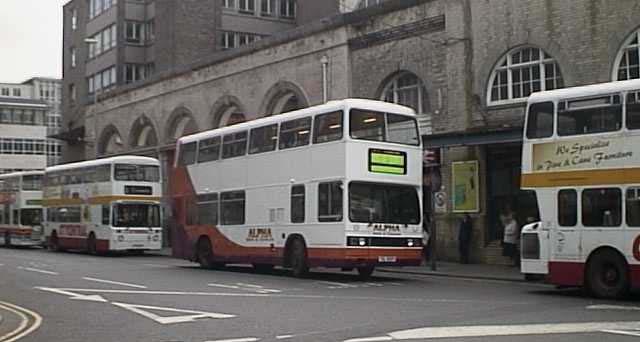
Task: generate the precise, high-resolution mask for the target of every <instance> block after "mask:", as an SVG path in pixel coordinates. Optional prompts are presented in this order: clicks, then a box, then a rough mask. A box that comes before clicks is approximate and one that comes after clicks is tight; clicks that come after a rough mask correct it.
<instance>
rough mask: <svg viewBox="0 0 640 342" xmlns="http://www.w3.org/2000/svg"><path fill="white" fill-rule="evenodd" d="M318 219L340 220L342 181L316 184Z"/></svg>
mask: <svg viewBox="0 0 640 342" xmlns="http://www.w3.org/2000/svg"><path fill="white" fill-rule="evenodd" d="M318 221H320V222H339V221H342V182H327V183H320V184H318Z"/></svg>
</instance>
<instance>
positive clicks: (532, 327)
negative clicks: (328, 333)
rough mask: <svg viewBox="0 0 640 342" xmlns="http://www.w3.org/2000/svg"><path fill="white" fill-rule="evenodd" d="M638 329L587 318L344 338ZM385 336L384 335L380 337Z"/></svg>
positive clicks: (628, 324) (352, 341)
mask: <svg viewBox="0 0 640 342" xmlns="http://www.w3.org/2000/svg"><path fill="white" fill-rule="evenodd" d="M636 329H640V321H637V322H589V323H559V324H523V325H478V326H458V327H431V328H418V329H410V330H402V331H395V332H391V333H389V334H387V336H379V337H370V338H360V339H350V340H347V341H345V342H365V341H391V340H394V341H395V340H412V339H438V338H468V337H487V336H515V335H550V334H576V333H595V332H603V331H611V330H614V331H624V330H636ZM383 338H386V339H383Z"/></svg>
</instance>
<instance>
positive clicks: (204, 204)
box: [198, 194, 218, 226]
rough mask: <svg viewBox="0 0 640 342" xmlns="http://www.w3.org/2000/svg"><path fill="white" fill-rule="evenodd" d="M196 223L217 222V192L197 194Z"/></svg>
mask: <svg viewBox="0 0 640 342" xmlns="http://www.w3.org/2000/svg"><path fill="white" fill-rule="evenodd" d="M198 224H204V225H213V226H215V225H217V224H218V194H205V195H198Z"/></svg>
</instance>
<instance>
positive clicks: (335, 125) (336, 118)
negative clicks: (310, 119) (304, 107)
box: [313, 112, 342, 144]
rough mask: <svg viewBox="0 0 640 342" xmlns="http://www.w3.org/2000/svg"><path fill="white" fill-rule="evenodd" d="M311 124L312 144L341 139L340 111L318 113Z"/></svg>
mask: <svg viewBox="0 0 640 342" xmlns="http://www.w3.org/2000/svg"><path fill="white" fill-rule="evenodd" d="M313 125H314V126H313V143H314V144H320V143H325V142H330V141H336V140H340V139H342V112H334V113H328V114H321V115H318V116H316V117H315V119H314V124H313Z"/></svg>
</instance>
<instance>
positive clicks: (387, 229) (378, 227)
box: [369, 224, 401, 235]
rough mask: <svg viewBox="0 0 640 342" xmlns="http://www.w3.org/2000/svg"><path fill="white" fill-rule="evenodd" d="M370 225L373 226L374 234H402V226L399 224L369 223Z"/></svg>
mask: <svg viewBox="0 0 640 342" xmlns="http://www.w3.org/2000/svg"><path fill="white" fill-rule="evenodd" d="M369 226H370V227H371V226H373V233H374V234H381V235H382V234H389V235H399V234H401V232H400V226H399V225H397V224H373V225H369Z"/></svg>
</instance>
